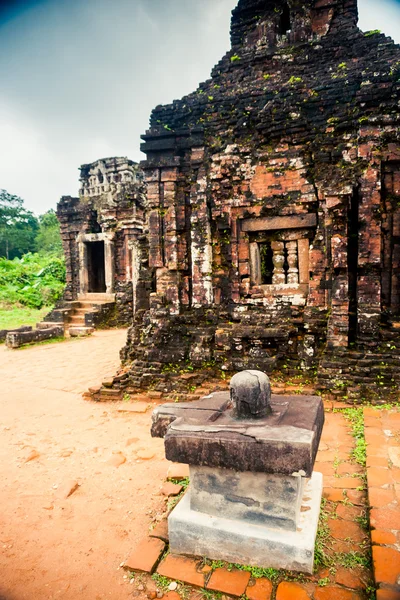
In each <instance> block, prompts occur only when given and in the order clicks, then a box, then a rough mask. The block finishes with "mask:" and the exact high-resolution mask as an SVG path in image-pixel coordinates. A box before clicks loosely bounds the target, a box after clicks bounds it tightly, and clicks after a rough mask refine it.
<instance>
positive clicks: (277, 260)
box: [271, 242, 286, 285]
mask: <svg viewBox="0 0 400 600" xmlns="http://www.w3.org/2000/svg"><path fill="white" fill-rule="evenodd" d="M271 248H272V251H273V253H274V255H273V258H272V261H273V263H274V273H273V276H272V284H273V285H282V284H285V283H286V275H285V270H284V268H283V265H284V264H285V244H284V243H283V242H272V243H271Z"/></svg>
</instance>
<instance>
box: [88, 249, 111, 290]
mask: <svg viewBox="0 0 400 600" xmlns="http://www.w3.org/2000/svg"><path fill="white" fill-rule="evenodd" d="M86 247H87V275H88V292H89V293H94V294H95V293H97V294H104V293H106V291H107V288H106V269H105V252H104V241H101V242H86Z"/></svg>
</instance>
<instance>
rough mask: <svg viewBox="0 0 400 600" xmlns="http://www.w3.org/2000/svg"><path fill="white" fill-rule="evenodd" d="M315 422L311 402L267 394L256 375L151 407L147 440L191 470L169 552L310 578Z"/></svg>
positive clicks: (319, 412)
mask: <svg viewBox="0 0 400 600" xmlns="http://www.w3.org/2000/svg"><path fill="white" fill-rule="evenodd" d="M323 424H324V408H323V403H322V401H321V399H320V398H319V397H318V396H297V395H296V396H276V395H272V396H271V387H270V382H269V379H268V377H267V375H265V374H264V373H262V372H260V371H243V372H241V373H238V374H237V375H235V376H234V377H233V378H232V380H231V382H230V394H229V393H228V392H217V393H214V394H211V395H209V396H206V397H205V398H203V399H202V400H200V401H198V402H191V403H184V404H179V405H177V404H164V405H162V406H160V407H158V408H157V409H156V410H155V411H154V413H153V425H152V436H153V437H164V443H165V454H166V457H167V459H168V460H171V461H174V462H180V463H186V464H189V468H190V486H189V489H188V492H187V493H186V494H185V496H184V497H183V498H182V500H181V501H180V502H179V504H178V505H177V506H176V508H175V509H174V510H173V512H172V513H171V514H170V516H169V519H168V527H169V540H170V550H171V552H172V553H173V554H185V555H194V556H207V557H208V558H212V559H218V560H226V561H228V562H234V563H240V564H246V565H253V566H258V567H273V568H276V569H291V570H294V571H303V572H306V573H312V570H313V562H314V546H315V538H316V533H317V527H318V518H319V512H320V504H321V496H322V475H321V474H320V473H315V472H313V466H314V462H315V457H316V454H317V451H318V446H319V441H320V437H321V432H322V427H323Z"/></svg>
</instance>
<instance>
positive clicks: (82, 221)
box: [56, 158, 151, 325]
mask: <svg viewBox="0 0 400 600" xmlns="http://www.w3.org/2000/svg"><path fill="white" fill-rule="evenodd" d="M144 191H145V189H144V183H143V173H142V172H141V171H140V169H139V168H138V166H137V165H136V164H135V163H134V162H132V161H131V160H128V159H126V158H108V159H103V160H98V161H96V162H95V163H92V164H90V165H83V166H82V167H81V189H80V192H79V198H71V197H65V196H64V197H63V198H61V200H60V202H59V204H58V206H57V216H58V219H59V221H60V224H61V237H62V242H63V247H64V254H65V257H66V266H67V285H66V290H65V294H64V298H63V300H64V301H67V302H68V301H69V302H71V301H76V300H77V299H78V298H79V297H80V298H84V299H86V301H89V300H90V299H91V298H92V297H93V298H94V297H95V296H97V297H98V296H99V295H101V294H103V295H105V296H104V297H102V299H103V301H104V300H105V299H108V300H109V301H110V302H114V301H115V310H112V311H109V314H107V315H105V316H106V318H107V320H108V321H109V324H112V325H115V324H127V325H128V324H130V323H131V322H132V315H133V312H134V310H135V309H138V308H143V307H146V306H148V304H146V302H147V300H146V299H147V297H148V294H149V291H150V289H146V287H148V286H151V280H150V282H147V281H146V268H145V267H146V266H145V264H143V263H142V254H143V253H144V251H143V248H145V247H146V241H145V239H144V236H143V224H144V204H145V202H144V198H145V195H144ZM61 304H63V303H61ZM60 307H61V306H60ZM60 307H58V308H60ZM56 317H57V315H56ZM57 318H58V317H57Z"/></svg>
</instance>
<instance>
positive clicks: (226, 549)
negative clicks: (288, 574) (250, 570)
mask: <svg viewBox="0 0 400 600" xmlns="http://www.w3.org/2000/svg"><path fill="white" fill-rule="evenodd" d="M321 497H322V475H321V474H320V473H313V475H312V477H311V479H309V480H308V481H307V483H306V485H305V487H304V494H303V500H302V508H301V512H300V517H299V522H298V526H297V530H296V531H288V530H287V529H286V530H284V529H278V528H274V529H272V528H268V527H264V526H260V525H254V524H252V523H248V522H246V521H242V520H234V519H227V518H222V517H216V516H211V515H208V514H206V513H202V512H197V511H194V510H192V509H191V508H190V490H189V491H188V493H187V494H186V495H185V496H184V497H183V499H182V500H181V501H180V503H179V504H178V506H177V507H176V508H175V509H174V511H173V512H172V513H171V514H170V516H169V519H168V527H169V541H170V550H171V552H172V553H173V554H188V555H193V556H206V557H207V558H211V559H214V560H225V561H227V562H233V563H238V564H243V565H252V566H257V567H263V568H274V569H288V570H291V571H300V572H304V573H312V572H313V566H314V546H315V538H316V535H317V528H318V519H319V513H320V507H321Z"/></svg>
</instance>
